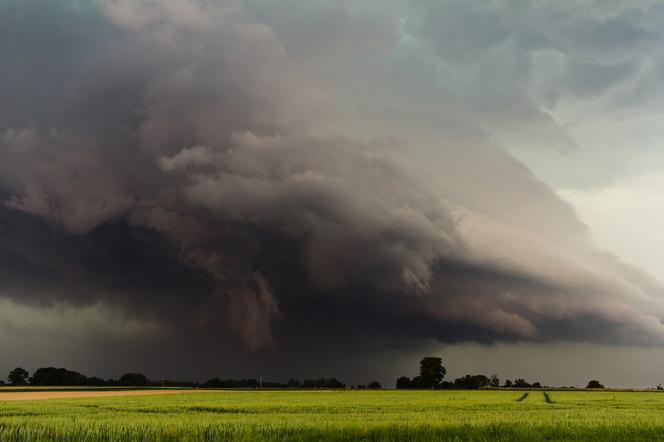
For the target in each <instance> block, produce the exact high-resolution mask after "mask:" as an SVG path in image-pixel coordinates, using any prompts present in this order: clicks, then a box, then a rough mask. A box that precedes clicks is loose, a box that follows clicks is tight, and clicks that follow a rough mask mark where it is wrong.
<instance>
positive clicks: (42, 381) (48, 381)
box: [30, 367, 88, 386]
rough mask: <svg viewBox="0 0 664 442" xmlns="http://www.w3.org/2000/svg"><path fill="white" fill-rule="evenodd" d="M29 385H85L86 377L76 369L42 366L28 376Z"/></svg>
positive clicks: (86, 382)
mask: <svg viewBox="0 0 664 442" xmlns="http://www.w3.org/2000/svg"><path fill="white" fill-rule="evenodd" d="M30 384H31V385H42V386H46V385H48V386H52V385H60V386H62V385H65V386H74V385H87V384H88V378H87V377H85V376H84V375H82V374H81V373H78V372H76V371H70V370H67V369H66V368H55V367H42V368H38V369H37V370H36V371H35V372H34V373H32V377H31V378H30Z"/></svg>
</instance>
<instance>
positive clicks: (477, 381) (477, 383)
mask: <svg viewBox="0 0 664 442" xmlns="http://www.w3.org/2000/svg"><path fill="white" fill-rule="evenodd" d="M489 382H490V380H489V378H488V377H486V376H484V375H483V374H476V375H470V374H467V375H465V376H464V377H461V378H456V379H455V380H454V388H466V389H472V390H476V389H478V388H484V387H487V386H488V385H489Z"/></svg>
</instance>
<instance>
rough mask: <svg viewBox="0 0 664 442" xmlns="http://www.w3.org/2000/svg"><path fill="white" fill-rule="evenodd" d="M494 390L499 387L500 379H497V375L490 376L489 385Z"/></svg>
mask: <svg viewBox="0 0 664 442" xmlns="http://www.w3.org/2000/svg"><path fill="white" fill-rule="evenodd" d="M489 385H491V386H492V387H494V388H497V387H500V379H499V378H498V375H495V374H494V375H491V382H490V383H489Z"/></svg>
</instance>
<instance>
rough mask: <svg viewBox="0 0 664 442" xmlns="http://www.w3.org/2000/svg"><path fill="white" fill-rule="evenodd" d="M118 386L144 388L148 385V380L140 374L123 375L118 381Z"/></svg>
mask: <svg viewBox="0 0 664 442" xmlns="http://www.w3.org/2000/svg"><path fill="white" fill-rule="evenodd" d="M118 381H119V383H120V385H125V386H132V387H144V386H146V385H148V378H147V377H146V376H145V375H144V374H141V373H125V374H123V375H122V376H120V379H118Z"/></svg>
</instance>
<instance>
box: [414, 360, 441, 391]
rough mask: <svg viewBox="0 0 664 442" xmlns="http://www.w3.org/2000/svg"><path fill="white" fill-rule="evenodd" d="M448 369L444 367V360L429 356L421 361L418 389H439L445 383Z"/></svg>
mask: <svg viewBox="0 0 664 442" xmlns="http://www.w3.org/2000/svg"><path fill="white" fill-rule="evenodd" d="M445 373H447V369H445V367H443V360H442V359H441V358H436V357H432V356H427V357H425V358H423V359H422V360H421V361H420V376H419V380H418V384H419V385H418V387H420V388H437V387H439V386H440V383H441V382H442V381H443V378H444V377H445Z"/></svg>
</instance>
